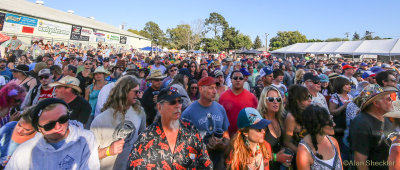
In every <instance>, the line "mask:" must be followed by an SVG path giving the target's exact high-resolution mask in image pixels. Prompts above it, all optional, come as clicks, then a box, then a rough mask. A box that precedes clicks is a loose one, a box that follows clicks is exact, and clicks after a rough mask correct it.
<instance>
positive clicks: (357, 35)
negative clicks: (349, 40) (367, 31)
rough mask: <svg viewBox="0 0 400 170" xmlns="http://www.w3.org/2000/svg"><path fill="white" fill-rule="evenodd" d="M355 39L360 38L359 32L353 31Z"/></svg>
mask: <svg viewBox="0 0 400 170" xmlns="http://www.w3.org/2000/svg"><path fill="white" fill-rule="evenodd" d="M357 40H360V34H358V33H357V32H354V34H353V41H357Z"/></svg>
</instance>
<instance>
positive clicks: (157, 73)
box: [146, 69, 165, 80]
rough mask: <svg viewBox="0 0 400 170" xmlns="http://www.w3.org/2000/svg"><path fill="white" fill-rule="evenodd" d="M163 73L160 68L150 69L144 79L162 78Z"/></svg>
mask: <svg viewBox="0 0 400 170" xmlns="http://www.w3.org/2000/svg"><path fill="white" fill-rule="evenodd" d="M164 78H165V75H163V74H162V73H161V70H158V69H156V70H151V72H150V75H149V76H148V77H147V78H146V80H152V79H164Z"/></svg>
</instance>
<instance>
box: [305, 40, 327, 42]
mask: <svg viewBox="0 0 400 170" xmlns="http://www.w3.org/2000/svg"><path fill="white" fill-rule="evenodd" d="M307 42H324V41H323V40H320V39H309V40H307Z"/></svg>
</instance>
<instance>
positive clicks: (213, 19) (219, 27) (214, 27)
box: [204, 12, 229, 38]
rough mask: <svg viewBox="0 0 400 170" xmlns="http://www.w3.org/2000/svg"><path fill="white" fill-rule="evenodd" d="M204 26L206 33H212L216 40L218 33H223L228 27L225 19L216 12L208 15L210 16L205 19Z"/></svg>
mask: <svg viewBox="0 0 400 170" xmlns="http://www.w3.org/2000/svg"><path fill="white" fill-rule="evenodd" d="M204 25H205V26H206V32H207V33H208V32H209V31H212V32H214V38H217V35H218V33H220V32H223V31H224V30H225V29H226V28H228V27H229V25H228V22H226V20H225V18H224V17H223V16H222V15H221V14H218V13H216V12H213V13H210V16H209V17H208V18H206V19H205V22H204Z"/></svg>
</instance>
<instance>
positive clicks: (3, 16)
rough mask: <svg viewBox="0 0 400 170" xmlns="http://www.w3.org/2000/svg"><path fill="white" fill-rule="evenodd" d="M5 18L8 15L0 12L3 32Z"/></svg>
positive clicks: (0, 26) (0, 27) (0, 25)
mask: <svg viewBox="0 0 400 170" xmlns="http://www.w3.org/2000/svg"><path fill="white" fill-rule="evenodd" d="M5 18H6V14H5V13H1V12H0V31H2V30H3V25H4V20H5Z"/></svg>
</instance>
